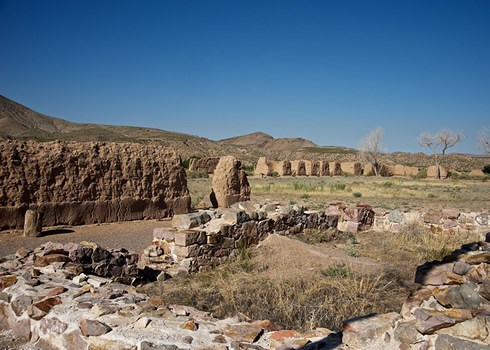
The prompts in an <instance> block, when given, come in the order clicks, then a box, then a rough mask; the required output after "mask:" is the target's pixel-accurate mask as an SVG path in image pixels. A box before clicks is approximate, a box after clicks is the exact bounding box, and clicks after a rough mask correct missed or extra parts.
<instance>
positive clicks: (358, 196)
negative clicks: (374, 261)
mask: <svg viewBox="0 0 490 350" xmlns="http://www.w3.org/2000/svg"><path fill="white" fill-rule="evenodd" d="M352 195H353V196H354V197H356V198H361V197H362V193H361V192H353V193H352Z"/></svg>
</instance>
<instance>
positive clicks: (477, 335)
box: [437, 316, 488, 341]
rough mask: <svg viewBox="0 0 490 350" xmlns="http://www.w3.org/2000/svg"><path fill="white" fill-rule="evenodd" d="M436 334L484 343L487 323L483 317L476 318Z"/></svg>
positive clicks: (486, 335)
mask: <svg viewBox="0 0 490 350" xmlns="http://www.w3.org/2000/svg"><path fill="white" fill-rule="evenodd" d="M437 334H449V335H452V336H456V337H463V338H467V339H471V340H479V341H484V340H485V339H487V337H488V329H487V321H486V319H485V317H480V316H477V317H475V318H472V319H471V320H468V321H464V322H461V323H458V324H455V325H454V326H452V327H451V328H444V329H441V330H440V331H437Z"/></svg>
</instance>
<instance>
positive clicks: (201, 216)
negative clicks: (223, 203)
mask: <svg viewBox="0 0 490 350" xmlns="http://www.w3.org/2000/svg"><path fill="white" fill-rule="evenodd" d="M209 220H211V217H210V216H209V214H208V213H206V212H205V211H199V212H197V213H189V214H180V215H174V216H173V218H172V226H173V227H175V228H176V229H179V230H189V229H191V228H194V227H199V226H201V225H204V224H205V223H206V222H208V221H209Z"/></svg>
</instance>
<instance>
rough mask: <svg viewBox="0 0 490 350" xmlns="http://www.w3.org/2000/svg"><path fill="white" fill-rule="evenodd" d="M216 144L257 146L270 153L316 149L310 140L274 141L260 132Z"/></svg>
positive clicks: (286, 139)
mask: <svg viewBox="0 0 490 350" xmlns="http://www.w3.org/2000/svg"><path fill="white" fill-rule="evenodd" d="M218 142H220V143H222V144H228V145H237V146H257V147H261V148H264V149H268V150H271V151H287V150H293V149H295V150H298V149H302V148H305V147H317V145H316V144H315V143H313V142H312V141H310V140H306V139H303V138H299V137H295V138H280V139H275V138H274V137H272V136H271V135H269V134H266V133H265V132H262V131H257V132H254V133H251V134H247V135H242V136H236V137H231V138H228V139H224V140H220V141H218Z"/></svg>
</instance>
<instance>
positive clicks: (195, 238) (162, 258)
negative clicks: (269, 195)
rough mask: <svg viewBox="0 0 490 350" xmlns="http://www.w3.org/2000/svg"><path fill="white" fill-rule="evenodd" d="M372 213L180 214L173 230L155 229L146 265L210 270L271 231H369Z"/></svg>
mask: <svg viewBox="0 0 490 350" xmlns="http://www.w3.org/2000/svg"><path fill="white" fill-rule="evenodd" d="M373 220H374V211H373V210H372V208H371V207H369V206H365V205H358V206H355V207H345V206H344V205H341V204H339V205H331V206H329V207H328V208H327V209H326V210H321V211H305V210H304V208H303V207H300V206H298V205H294V206H279V205H277V204H268V205H260V204H257V205H252V204H250V203H238V205H235V206H234V207H233V208H228V209H219V210H216V211H200V212H197V213H191V214H184V215H176V216H174V217H173V219H172V224H173V226H174V228H175V230H169V229H166V228H161V229H160V228H157V229H155V230H154V232H153V236H154V239H153V243H152V245H151V246H150V247H149V248H147V249H146V250H145V252H144V254H143V256H142V263H143V264H145V265H146V266H149V267H150V268H153V269H158V270H165V271H168V272H169V273H179V272H181V271H183V272H197V271H204V270H208V269H210V268H212V267H214V266H217V265H219V264H221V263H222V262H223V261H225V260H227V259H228V258H230V257H234V256H236V255H237V254H238V252H239V250H240V249H243V248H247V247H250V246H252V245H255V244H257V243H259V242H260V241H262V240H263V239H265V238H266V237H267V236H268V235H269V234H270V233H279V234H284V235H289V234H297V233H301V232H302V231H303V230H304V229H320V230H327V229H330V228H333V229H338V230H341V231H350V232H360V231H365V230H368V229H370V228H371V226H372V224H373Z"/></svg>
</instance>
